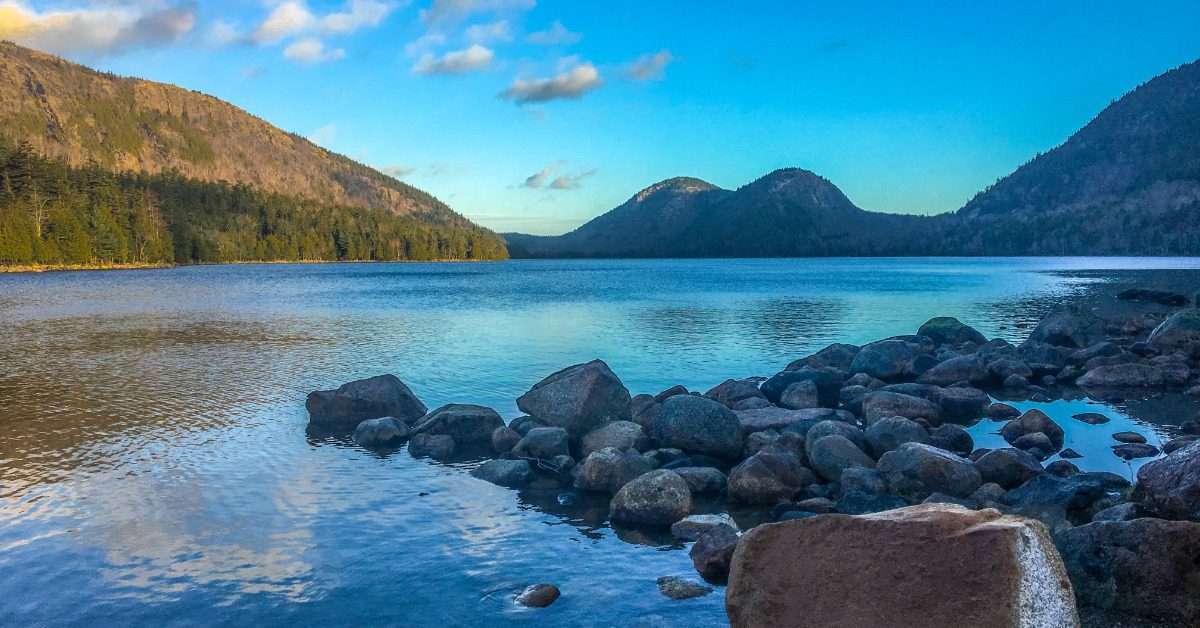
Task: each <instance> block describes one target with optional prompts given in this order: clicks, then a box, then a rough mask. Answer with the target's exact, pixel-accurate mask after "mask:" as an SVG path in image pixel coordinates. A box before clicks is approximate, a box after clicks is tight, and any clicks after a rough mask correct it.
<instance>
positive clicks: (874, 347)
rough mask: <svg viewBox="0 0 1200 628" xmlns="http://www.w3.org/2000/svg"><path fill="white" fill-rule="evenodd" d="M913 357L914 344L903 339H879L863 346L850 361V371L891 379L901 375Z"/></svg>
mask: <svg viewBox="0 0 1200 628" xmlns="http://www.w3.org/2000/svg"><path fill="white" fill-rule="evenodd" d="M915 357H917V348H916V347H915V346H914V345H911V344H909V343H907V342H905V341H903V340H881V341H879V342H873V343H871V344H869V345H865V346H863V348H862V349H861V350H860V351H859V352H858V354H856V355H855V356H854V360H853V361H852V362H851V363H850V373H864V374H866V375H868V376H870V377H873V378H875V379H882V380H892V379H896V378H898V377H900V376H901V375H903V374H904V372H905V371H906V370H907V368H908V365H909V363H910V362H912V360H913V358H915Z"/></svg>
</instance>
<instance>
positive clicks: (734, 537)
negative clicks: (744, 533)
mask: <svg viewBox="0 0 1200 628" xmlns="http://www.w3.org/2000/svg"><path fill="white" fill-rule="evenodd" d="M738 540H739V538H738V533H737V530H736V529H735V528H733V527H732V526H727V525H719V526H715V527H713V528H712V529H711V530H709V531H707V532H705V533H703V534H701V535H700V538H699V539H696V544H695V545H693V546H692V549H691V550H689V551H688V555H689V556H690V557H691V559H692V565H693V566H694V567H695V568H696V571H697V572H698V573H699V574H700V576H701V577H702V578H704V579H705V580H707V581H709V582H711V583H713V584H725V582H726V581H727V580H728V579H729V564H730V562H731V561H732V560H733V554H734V552H735V551H736V550H737V546H738Z"/></svg>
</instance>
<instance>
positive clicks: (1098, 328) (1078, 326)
mask: <svg viewBox="0 0 1200 628" xmlns="http://www.w3.org/2000/svg"><path fill="white" fill-rule="evenodd" d="M1105 340H1107V338H1106V337H1105V333H1104V325H1103V323H1102V322H1101V321H1100V319H1099V318H1097V317H1096V316H1095V315H1094V314H1091V313H1090V312H1085V311H1083V310H1081V309H1078V308H1063V309H1059V310H1056V311H1054V312H1051V313H1050V314H1049V315H1047V316H1046V317H1045V318H1043V319H1042V321H1041V322H1040V323H1038V326H1037V327H1035V328H1034V330H1033V332H1031V333H1030V334H1029V339H1028V340H1027V341H1025V344H1038V343H1043V344H1048V345H1052V346H1057V347H1066V348H1069V349H1083V348H1085V347H1090V346H1092V345H1094V344H1096V343H1098V342H1104V341H1105ZM1024 346H1025V345H1022V347H1024Z"/></svg>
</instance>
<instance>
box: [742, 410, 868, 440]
mask: <svg viewBox="0 0 1200 628" xmlns="http://www.w3.org/2000/svg"><path fill="white" fill-rule="evenodd" d="M737 418H738V422H739V423H740V424H741V426H742V433H743V434H747V435H748V434H752V433H754V432H762V431H765V430H774V431H776V432H782V431H784V430H786V429H788V428H790V427H792V426H794V425H796V424H798V423H801V422H804V421H807V422H808V427H811V426H813V425H816V424H817V423H820V422H821V421H842V422H844V423H850V422H853V421H854V415H852V414H850V413H848V412H846V411H845V410H831V409H829V408H807V409H804V410H788V409H786V408H776V407H770V408H760V409H755V410H738V411H737ZM805 431H807V429H806V430H805Z"/></svg>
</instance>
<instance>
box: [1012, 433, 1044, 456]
mask: <svg viewBox="0 0 1200 628" xmlns="http://www.w3.org/2000/svg"><path fill="white" fill-rule="evenodd" d="M1012 446H1013V447H1016V448H1017V449H1023V450H1025V451H1027V452H1029V453H1031V454H1033V455H1034V456H1036V457H1037V459H1038V460H1045V459H1046V458H1049V457H1050V455H1051V454H1053V453H1054V443H1053V442H1051V440H1050V437H1049V436H1046V435H1045V434H1043V433H1041V432H1034V433H1032V434H1025V435H1023V436H1021V437H1020V438H1018V439H1017V440H1015V441H1013V443H1012Z"/></svg>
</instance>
